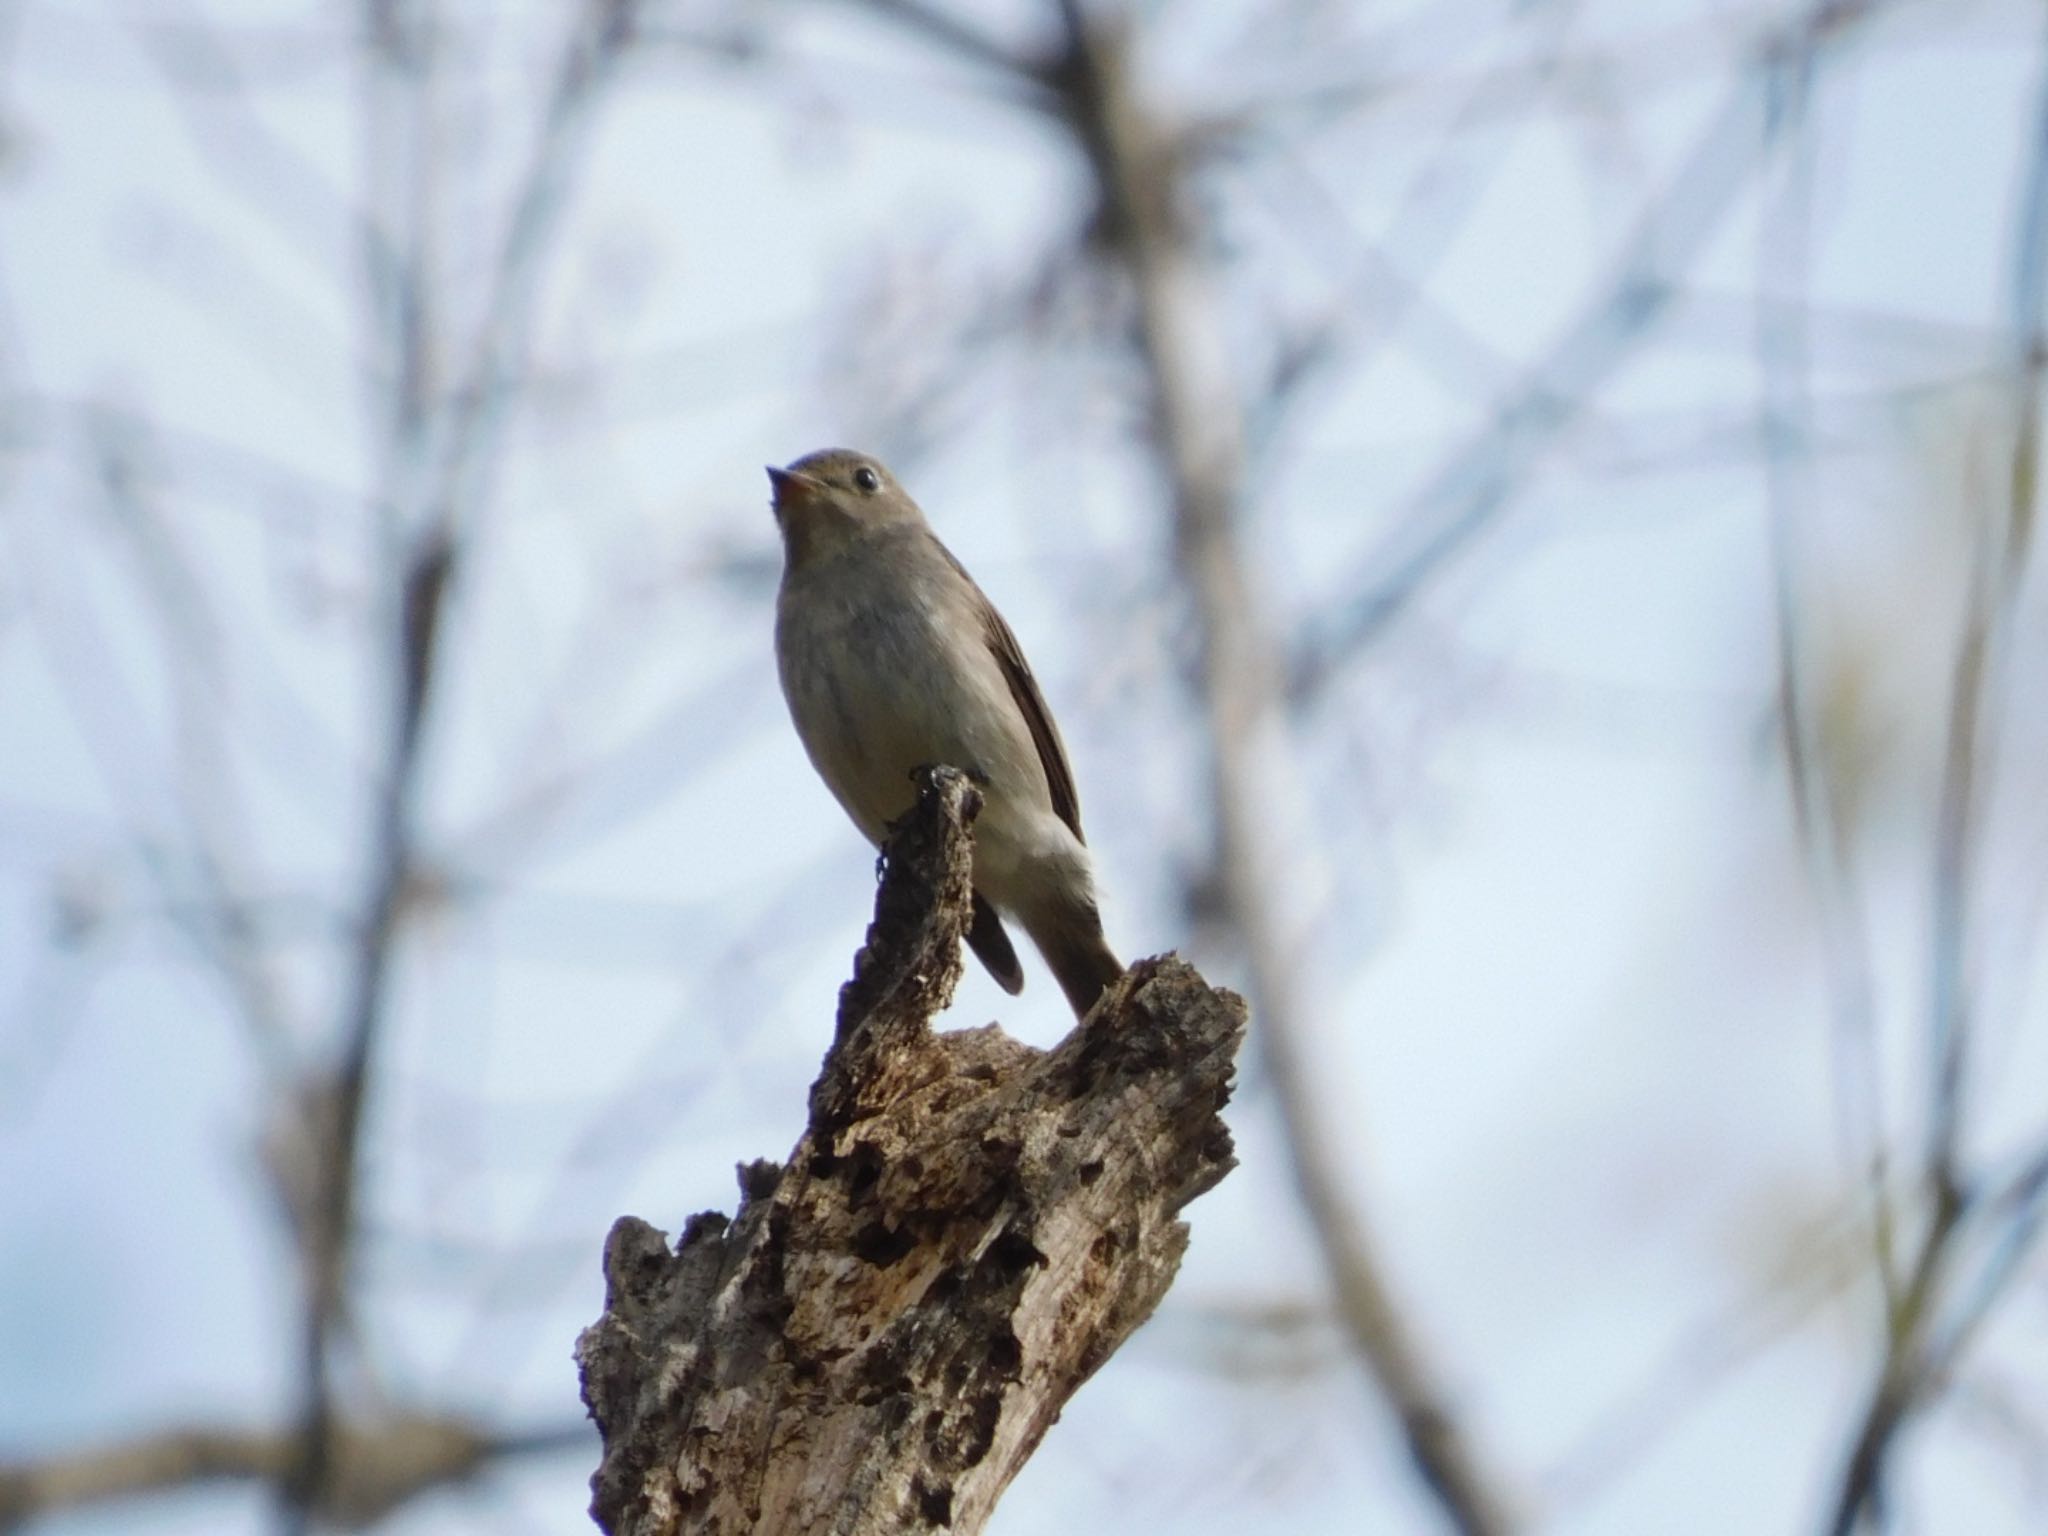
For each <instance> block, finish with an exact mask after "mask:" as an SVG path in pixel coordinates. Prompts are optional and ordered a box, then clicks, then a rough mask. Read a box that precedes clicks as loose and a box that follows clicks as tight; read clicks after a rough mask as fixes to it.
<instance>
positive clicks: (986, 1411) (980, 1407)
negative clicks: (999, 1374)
mask: <svg viewBox="0 0 2048 1536" xmlns="http://www.w3.org/2000/svg"><path fill="white" fill-rule="evenodd" d="M1002 1416H1003V1390H1002V1388H1000V1387H998V1388H996V1389H995V1390H994V1391H993V1392H985V1393H983V1394H982V1395H981V1397H979V1398H978V1399H976V1401H975V1404H974V1416H973V1418H972V1419H971V1420H970V1421H969V1423H968V1435H969V1438H968V1442H967V1448H966V1450H967V1454H966V1455H965V1456H964V1457H963V1458H962V1459H961V1465H962V1466H963V1467H978V1466H980V1465H981V1463H982V1459H983V1458H984V1457H986V1456H987V1455H988V1451H989V1447H990V1446H992V1445H994V1444H995V1443H996V1421H997V1420H998V1419H1000V1418H1002Z"/></svg>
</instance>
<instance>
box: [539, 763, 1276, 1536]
mask: <svg viewBox="0 0 2048 1536" xmlns="http://www.w3.org/2000/svg"><path fill="white" fill-rule="evenodd" d="M979 803H980V797H979V795H978V794H977V793H976V792H975V790H974V788H973V786H972V785H971V784H969V783H968V782H967V780H966V779H965V778H963V777H962V776H961V775H959V774H958V773H955V772H953V771H952V770H950V769H944V768H941V769H933V770H928V771H927V772H926V774H925V776H924V783H923V786H922V792H921V796H920V800H919V804H918V806H917V808H916V809H915V810H914V811H913V812H912V813H911V814H910V815H909V816H907V817H906V818H905V819H904V821H903V823H902V824H900V825H899V826H898V827H897V828H896V830H895V832H894V834H893V835H892V837H891V840H890V844H889V848H888V851H887V856H886V871H885V873H884V876H883V879H882V886H881V891H880V893H879V896H878V897H877V901H876V911H875V921H874V924H873V926H872V927H870V929H869V930H868V938H867V943H866V945H865V946H864V947H863V949H862V950H861V953H860V955H859V957H858V958H857V960H856V961H855V964H854V976H853V980H851V981H850V982H848V983H847V984H846V986H845V988H844V989H842V991H841V993H840V999H839V1021H838V1031H837V1036H836V1039H835V1040H834V1043H833V1045H832V1048H831V1050H830V1051H829V1052H828V1053H827V1055H826V1058H825V1065H824V1070H823V1072H822V1073H821V1074H820V1076H819V1078H818V1080H817V1082H816V1084H814V1085H813V1087H812V1090H811V1103H810V1125H809V1128H808V1129H807V1130H806V1131H805V1132H804V1134H803V1137H802V1138H801V1139H800V1140H799V1141H798V1142H797V1145H796V1150H795V1151H794V1152H793V1153H792V1154H791V1156H790V1158H789V1161H788V1163H787V1165H786V1166H780V1167H778V1166H777V1165H776V1164H774V1163H769V1162H758V1163H753V1164H750V1165H748V1166H746V1167H744V1168H742V1169H741V1171H740V1191H741V1197H742V1198H741V1201H740V1209H739V1214H738V1216H737V1217H736V1218H734V1219H732V1220H730V1221H728V1220H727V1219H726V1218H725V1217H724V1216H723V1215H720V1214H718V1213H716V1212H707V1213H705V1214H702V1215H698V1216H695V1217H692V1218H691V1219H690V1221H689V1223H688V1224H687V1225H686V1226H685V1227H684V1229H683V1234H682V1238H681V1240H680V1241H679V1242H678V1243H677V1244H676V1246H675V1247H674V1248H673V1249H672V1248H671V1247H670V1246H669V1243H668V1240H667V1237H666V1235H665V1234H664V1233H662V1232H660V1231H657V1230H656V1229H655V1228H653V1227H651V1226H649V1225H648V1224H647V1223H646V1222H643V1221H639V1220H637V1219H635V1218H632V1217H625V1218H622V1219H621V1220H620V1221H619V1222H618V1223H617V1224H616V1225H615V1226H614V1227H613V1228H612V1232H611V1236H610V1238H609V1240H608V1241H607V1243H606V1247H605V1261H604V1262H605V1279H606V1287H607V1294H606V1298H605V1309H604V1315H603V1316H602V1317H601V1318H599V1319H598V1321H597V1322H596V1323H595V1324H593V1325H592V1326H591V1327H590V1328H589V1329H587V1330H586V1331H585V1332H584V1334H583V1336H582V1338H581V1339H580V1340H579V1341H578V1344H577V1351H576V1353H577V1360H578V1363H579V1364H580V1366H581V1368H582V1374H583V1397H584V1401H585V1402H586V1403H587V1404H588V1405H589V1408H590V1412H591V1415H592V1417H593V1418H595V1419H596V1420H597V1424H598V1428H599V1431H600V1433H601V1435H602V1436H603V1441H604V1455H603V1459H602V1462H601V1463H600V1465H599V1467H598V1470H597V1473H596V1474H595V1476H594V1477H593V1478H592V1479H591V1485H592V1488H593V1491H594V1496H593V1499H592V1505H591V1512H592V1514H593V1515H594V1516H595V1517H596V1519H597V1521H598V1523H599V1524H600V1525H601V1526H603V1527H604V1528H605V1529H606V1530H607V1531H610V1532H612V1533H614V1536H627V1533H632V1536H661V1533H668V1532H677V1531H692V1532H718V1533H737V1532H759V1533H768V1532H774V1533H789V1536H795V1533H826V1532H831V1533H839V1536H853V1533H869V1532H884V1531H886V1532H903V1531H919V1530H950V1531H954V1532H973V1531H978V1530H980V1529H981V1527H982V1524H983V1522H984V1521H985V1520H986V1519H987V1517H988V1515H989V1512H990V1511H991V1510H992V1509H993V1508H994V1506H995V1502H996V1499H997V1498H998V1497H999V1496H1000V1494H1001V1493H1002V1491H1003V1489H1004V1488H1005V1487H1006V1486H1007V1485H1008V1483H1009V1481H1010V1479H1011V1478H1012V1477H1013V1476H1015V1475H1016V1472H1017V1470H1018V1468H1019V1467H1021V1466H1022V1465H1023V1464H1024V1461H1025V1459H1026V1458H1027V1457H1028V1456H1029V1455H1030V1454H1031V1452H1032V1451H1033V1449H1035V1448H1036V1446H1037V1445H1038V1442H1039V1440H1040V1439H1041V1438H1042V1437H1043V1436H1044V1434H1045V1432H1046V1430H1047V1429H1048V1428H1050V1427H1051V1425H1052V1423H1053V1421H1054V1420H1055V1419H1057V1418H1058V1417H1059V1413H1060V1409H1061V1407H1062V1406H1063V1405H1064V1404H1065V1403H1066V1401H1067V1399H1068V1398H1069V1397H1071V1396H1072V1395H1073V1394H1074V1392H1075V1390H1076V1389H1077V1388H1078V1387H1079V1386H1080V1385H1081V1383H1082V1382H1084V1381H1086V1380H1087V1379H1088V1377H1089V1376H1090V1375H1091V1374H1092V1373H1093V1372H1094V1371H1095V1370H1096V1369H1097V1367H1099V1366H1100V1365H1101V1364H1102V1363H1103V1362H1104V1361H1105V1360H1107V1359H1108V1358H1109V1356H1110V1355H1111V1354H1112V1353H1114V1352H1115V1350H1116V1348H1117V1346H1118V1345H1120V1344H1122V1343H1123V1341H1124V1340H1125V1339H1126V1338H1128V1337H1129V1336H1130V1334H1131V1332H1132V1330H1133V1329H1135V1328H1136V1327H1137V1326H1138V1324H1139V1323H1141V1322H1143V1321H1144V1320H1145V1318H1146V1317H1147V1316H1149V1315H1150V1314H1151V1312H1152V1310H1153V1308H1154V1307H1155V1306H1157V1305H1158V1303H1159V1300H1160V1298H1161V1297H1162V1296H1164V1295H1165V1293H1166V1288H1167V1286H1168V1285H1169V1284H1170V1283H1171V1281H1172V1279H1173V1275H1174V1272H1175V1270H1176V1269H1177V1268H1178V1267H1179V1264H1180V1257H1181V1254H1182V1252H1183V1251H1184V1250H1185V1248H1186V1246H1187V1237H1188V1233H1187V1227H1186V1225H1185V1224H1184V1223H1183V1222H1181V1221H1180V1220H1179V1219H1178V1213H1179V1211H1180V1209H1181V1207H1183V1206H1184V1205H1186V1204H1187V1203H1188V1201H1190V1200H1192V1199H1194V1197H1195V1196H1197V1195H1199V1194H1201V1193H1202V1192H1203V1191H1204V1190H1207V1189H1209V1188H1211V1187H1212V1186H1213V1185H1214V1184H1215V1183H1216V1182H1217V1181H1218V1180H1219V1179H1221V1178H1222V1177H1223V1175H1224V1174H1225V1173H1227V1172H1228V1171H1229V1170H1230V1168H1231V1167H1232V1166H1233V1164H1234V1161H1235V1159H1234V1157H1233V1155H1232V1150H1231V1141H1230V1134H1229V1132H1228V1131H1227V1130H1226V1129H1225V1128H1224V1125H1223V1123H1222V1121H1221V1120H1220V1119H1219V1118H1218V1113H1217V1112H1218V1111H1219V1110H1220V1109H1221V1108H1222V1106H1223V1104H1224V1103H1225V1102H1226V1100H1227V1099H1228V1098H1229V1095H1230V1085H1231V1077H1232V1070H1233V1065H1232V1064H1233V1061H1234V1059H1235V1056H1236V1053H1237V1048H1238V1045H1239V1044H1240V1042H1241V1041H1242V1039H1243V1035H1244V1025H1245V1009H1244V1004H1243V1002H1242V1000H1240V999H1239V998H1238V997H1236V996H1235V995H1233V994H1231V993H1228V992H1221V991H1217V990H1214V989H1212V988H1211V987H1209V986H1208V985H1207V984H1206V983H1204V982H1203V981H1202V979H1201V977H1200V976H1198V975H1197V974H1196V973H1195V972H1194V971H1193V970H1192V969H1191V968H1190V967H1189V966H1187V965H1185V964H1183V963H1181V962H1180V961H1178V960H1176V959H1173V958H1171V957H1166V958H1162V959H1157V960H1146V961H1140V962H1139V963H1138V964H1137V965H1135V966H1133V967H1132V968H1131V971H1130V973H1129V974H1128V975H1126V976H1125V977H1124V978H1123V979H1122V980H1121V981H1119V982H1118V983H1116V984H1115V985H1114V986H1113V987H1112V988H1111V989H1110V991H1109V992H1108V993H1107V994H1106V995H1105V997H1104V998H1103V1001H1102V1003H1101V1005H1100V1006H1099V1007H1098V1008H1097V1009H1096V1010H1095V1011H1094V1013H1093V1014H1091V1016H1090V1017H1089V1018H1088V1019H1087V1020H1086V1021H1085V1022H1083V1023H1082V1024H1079V1025H1077V1026H1076V1027H1075V1029H1074V1031H1073V1033H1072V1034H1070V1035H1069V1036H1068V1037H1067V1038H1066V1039H1065V1040H1064V1041H1062V1042H1061V1043H1060V1044H1059V1045H1058V1046H1057V1047H1055V1048H1054V1049H1053V1050H1050V1051H1037V1050H1033V1049H1032V1048H1030V1047H1028V1046H1025V1045H1021V1044H1019V1043H1018V1042H1016V1041H1014V1040H1011V1039H1010V1038H1009V1037H1008V1036H1006V1035H1004V1034H1003V1033H1002V1031H1001V1030H999V1029H998V1028H996V1027H995V1026H994V1025H989V1026H986V1027H984V1028H980V1029H969V1030H963V1031H960V1032H957V1033H952V1034H944V1035H940V1034H934V1033H933V1031H932V1028H931V1019H932V1016H933V1015H934V1014H935V1013H936V1012H937V1011H938V1010H939V1009H940V1008H942V1007H944V1006H945V1004H946V1002H947V1001H948V999H949V998H950V997H951V996H952V992H953V988H954V985H955V984H956V983H957V981H958V980H959V977H960V966H961V962H960V938H961V934H962V933H963V931H964V930H965V928H966V925H967V923H968V921H969V918H970V908H969V894H970V893H969V886H968V879H967V874H968V868H969V850H970V841H969V839H970V833H969V830H968V824H969V823H970V822H971V820H972V818H973V816H974V813H975V811H976V810H977V809H978V808H979Z"/></svg>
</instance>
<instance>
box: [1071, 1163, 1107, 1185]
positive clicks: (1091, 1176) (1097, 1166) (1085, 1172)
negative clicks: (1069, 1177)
mask: <svg viewBox="0 0 2048 1536" xmlns="http://www.w3.org/2000/svg"><path fill="white" fill-rule="evenodd" d="M1076 1173H1077V1175H1078V1177H1079V1178H1080V1180H1081V1182H1082V1184H1084V1185H1087V1184H1093V1183H1094V1182H1095V1181H1096V1180H1097V1179H1099V1178H1101V1177H1102V1159H1101V1158H1099V1157H1094V1158H1090V1159H1089V1160H1088V1161H1087V1162H1085V1163H1083V1164H1082V1165H1081V1166H1080V1168H1079V1169H1077V1170H1076Z"/></svg>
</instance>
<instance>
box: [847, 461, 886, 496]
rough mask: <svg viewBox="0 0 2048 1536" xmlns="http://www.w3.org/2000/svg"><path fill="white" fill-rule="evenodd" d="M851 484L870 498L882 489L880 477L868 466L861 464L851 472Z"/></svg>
mask: <svg viewBox="0 0 2048 1536" xmlns="http://www.w3.org/2000/svg"><path fill="white" fill-rule="evenodd" d="M853 483H854V484H855V485H856V486H858V487H859V488H860V489H861V490H862V491H864V492H866V493H867V494H868V495H870V496H872V495H874V494H875V492H877V491H879V490H880V489H881V488H882V477H881V476H880V475H878V474H876V473H875V472H874V470H873V469H871V468H870V467H869V466H867V465H865V464H863V465H861V467H860V468H859V469H856V470H855V471H854V472H853Z"/></svg>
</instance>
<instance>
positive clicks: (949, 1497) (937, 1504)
mask: <svg viewBox="0 0 2048 1536" xmlns="http://www.w3.org/2000/svg"><path fill="white" fill-rule="evenodd" d="M910 1495H911V1497H912V1498H914V1499H916V1500H917V1512H918V1513H919V1514H920V1515H922V1516H923V1517H924V1519H925V1523H926V1524H927V1525H937V1526H947V1525H951V1524H952V1523H953V1485H952V1484H951V1483H941V1484H939V1486H938V1487H936V1488H934V1487H932V1486H931V1485H930V1484H929V1483H927V1482H926V1481H925V1480H924V1478H923V1477H922V1476H919V1477H918V1478H916V1479H915V1480H914V1481H913V1482H912V1483H911V1485H910Z"/></svg>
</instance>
